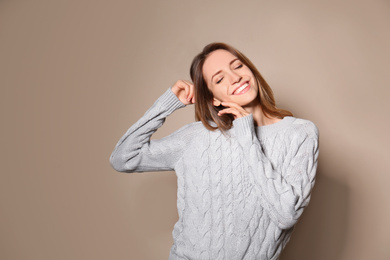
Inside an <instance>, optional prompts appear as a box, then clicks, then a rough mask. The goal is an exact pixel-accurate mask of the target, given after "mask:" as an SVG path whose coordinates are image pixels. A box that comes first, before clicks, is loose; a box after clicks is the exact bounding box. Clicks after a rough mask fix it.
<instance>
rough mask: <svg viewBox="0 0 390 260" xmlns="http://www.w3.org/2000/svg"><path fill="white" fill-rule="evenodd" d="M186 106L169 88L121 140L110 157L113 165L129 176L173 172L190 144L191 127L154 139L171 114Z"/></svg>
mask: <svg viewBox="0 0 390 260" xmlns="http://www.w3.org/2000/svg"><path fill="white" fill-rule="evenodd" d="M184 106H185V105H184V104H183V103H182V102H181V101H180V100H179V99H178V98H177V97H176V95H175V94H174V93H173V92H172V90H171V89H168V90H167V91H166V92H165V93H164V94H163V95H162V96H160V97H159V98H158V99H157V100H156V102H155V103H154V104H153V105H152V106H151V107H150V108H149V109H148V110H147V111H146V113H145V114H144V115H143V116H142V117H141V118H140V119H139V120H138V121H137V122H136V123H135V124H134V125H132V126H131V127H130V128H129V129H128V130H127V131H126V133H125V134H124V135H123V136H122V137H121V138H120V139H119V141H118V143H117V144H116V146H115V148H114V151H113V152H112V154H111V156H110V163H111V166H112V167H113V168H114V169H115V170H117V171H120V172H128V173H130V172H145V171H169V170H173V169H174V165H175V163H176V162H177V161H178V159H179V158H180V157H181V154H182V153H183V151H182V150H183V149H184V147H185V145H184V144H185V142H186V141H188V133H187V132H188V131H186V129H187V128H188V127H187V126H188V125H187V126H185V127H182V128H181V129H179V130H177V131H176V132H174V133H172V134H170V135H169V136H167V137H164V138H162V139H159V140H150V137H151V136H152V134H153V133H154V132H156V131H157V129H158V128H159V127H161V126H162V125H163V123H164V122H165V118H166V117H167V116H168V115H170V114H171V113H172V112H174V111H175V110H176V109H179V108H182V107H184Z"/></svg>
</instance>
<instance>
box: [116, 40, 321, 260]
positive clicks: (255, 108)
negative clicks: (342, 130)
mask: <svg viewBox="0 0 390 260" xmlns="http://www.w3.org/2000/svg"><path fill="white" fill-rule="evenodd" d="M191 79H192V81H193V84H192V83H191V82H189V81H185V80H179V81H177V82H176V84H174V86H173V87H172V88H170V89H168V90H167V91H166V92H165V93H164V94H163V95H162V96H161V97H160V98H158V99H157V101H156V102H155V103H154V104H153V105H152V107H151V108H150V109H149V110H148V111H147V112H146V113H145V114H144V116H143V117H141V118H140V119H139V120H138V121H137V122H136V123H135V124H134V125H133V126H131V127H130V128H129V129H128V131H127V132H126V133H125V134H124V135H123V136H122V138H121V139H120V140H119V142H118V143H117V145H116V147H115V149H114V151H113V152H112V155H111V157H110V162H111V165H112V167H113V168H114V169H115V170H117V171H121V172H144V171H165V170H166V171H169V170H174V171H175V172H176V175H177V184H178V192H177V209H178V213H179V220H178V221H177V223H176V224H175V226H174V229H173V232H172V235H173V240H174V243H173V245H172V247H171V250H170V256H169V259H171V260H172V259H212V260H215V259H227V260H235V259H262V260H263V259H278V257H279V255H280V253H281V251H282V249H283V248H284V246H285V245H286V243H287V242H288V240H289V239H290V235H291V232H292V230H293V227H294V225H295V223H296V222H297V221H298V218H299V217H300V216H301V214H302V211H303V209H304V208H305V207H306V206H307V205H308V203H309V200H310V194H311V190H312V188H313V185H314V181H315V174H316V168H317V161H318V152H319V146H318V145H319V143H318V129H317V127H316V126H315V124H314V123H312V122H311V121H309V120H305V119H299V118H295V117H293V116H292V114H291V113H290V112H289V111H287V110H283V109H279V108H277V107H276V106H275V101H274V97H273V93H272V90H271V88H270V87H269V86H268V84H267V83H266V81H265V80H264V79H263V77H262V76H261V74H260V73H259V71H258V70H257V69H256V68H255V66H254V65H253V64H252V63H251V62H250V61H249V59H248V58H247V57H245V56H244V55H243V54H242V53H241V52H239V51H238V50H236V49H235V48H233V47H231V46H229V45H227V44H223V43H212V44H209V45H207V46H206V47H205V48H204V49H203V51H202V52H201V53H200V54H199V55H197V56H196V57H195V58H194V60H193V62H192V65H191ZM190 104H195V112H196V119H197V122H194V123H191V124H188V125H186V126H184V127H182V128H181V129H179V130H177V131H176V132H174V133H172V134H170V135H169V136H167V137H164V138H162V139H159V140H150V136H151V135H152V134H153V133H154V132H155V131H156V130H157V129H158V128H159V127H160V126H161V125H162V124H163V122H164V120H165V118H166V117H167V116H168V115H170V114H171V113H172V112H174V111H175V110H176V109H179V108H181V107H184V106H186V105H190Z"/></svg>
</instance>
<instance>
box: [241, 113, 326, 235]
mask: <svg viewBox="0 0 390 260" xmlns="http://www.w3.org/2000/svg"><path fill="white" fill-rule="evenodd" d="M233 124H234V128H235V133H236V135H237V138H238V141H239V143H240V145H241V146H242V148H243V150H244V153H245V154H246V155H247V156H246V159H247V161H248V164H249V167H250V169H251V173H252V176H253V179H254V181H255V187H257V190H258V192H259V195H260V196H259V197H260V201H261V204H262V206H263V208H264V209H265V210H266V211H267V212H268V213H269V215H270V217H271V219H273V221H274V222H275V223H276V224H277V225H278V226H279V227H280V228H282V229H288V228H291V227H292V226H294V225H295V223H296V222H297V221H298V219H299V217H300V216H301V214H302V212H303V210H304V208H305V207H306V206H307V204H308V203H309V200H310V195H311V190H312V188H313V186H314V182H315V175H316V170H317V163H318V154H319V142H318V129H317V127H316V126H315V125H314V124H313V123H311V122H310V124H308V125H306V126H304V127H303V129H302V131H301V132H300V134H297V135H295V134H294V135H292V136H291V137H287V138H286V141H287V140H288V142H291V144H290V146H289V147H290V148H289V150H288V151H286V155H285V157H284V160H283V162H282V163H281V164H282V165H280V167H276V166H275V167H274V166H273V165H272V163H271V160H270V159H269V158H267V156H266V155H265V154H264V152H263V150H262V147H261V144H260V141H259V140H258V138H257V136H256V133H255V129H254V122H253V117H252V115H248V116H246V117H241V118H238V119H236V120H234V121H233ZM275 147H276V146H275ZM276 168H277V169H276Z"/></svg>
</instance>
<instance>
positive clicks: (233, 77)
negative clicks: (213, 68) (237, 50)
mask: <svg viewBox="0 0 390 260" xmlns="http://www.w3.org/2000/svg"><path fill="white" fill-rule="evenodd" d="M241 78H242V77H241V76H240V75H239V74H237V73H236V72H235V71H232V72H231V73H230V83H231V84H232V85H233V84H235V83H237V82H240V80H241Z"/></svg>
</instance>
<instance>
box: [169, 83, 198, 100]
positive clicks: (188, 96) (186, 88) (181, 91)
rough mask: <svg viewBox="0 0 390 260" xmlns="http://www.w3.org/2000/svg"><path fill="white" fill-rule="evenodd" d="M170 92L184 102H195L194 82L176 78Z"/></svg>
mask: <svg viewBox="0 0 390 260" xmlns="http://www.w3.org/2000/svg"><path fill="white" fill-rule="evenodd" d="M172 92H173V93H174V94H175V95H176V96H177V98H178V99H179V100H180V101H181V102H182V103H183V104H184V105H189V104H193V103H195V95H194V84H192V83H191V82H189V81H187V80H178V81H176V83H175V85H173V87H172Z"/></svg>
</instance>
